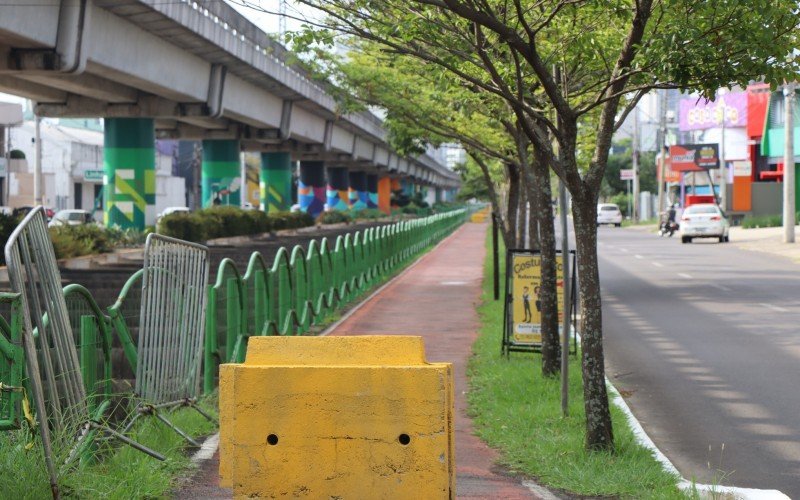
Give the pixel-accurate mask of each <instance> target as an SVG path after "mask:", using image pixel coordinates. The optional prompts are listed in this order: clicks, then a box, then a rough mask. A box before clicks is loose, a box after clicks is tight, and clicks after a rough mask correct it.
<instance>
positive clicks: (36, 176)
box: [33, 116, 42, 206]
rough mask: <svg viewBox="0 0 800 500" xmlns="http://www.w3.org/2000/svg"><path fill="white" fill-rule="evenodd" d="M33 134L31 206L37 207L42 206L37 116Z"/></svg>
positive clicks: (38, 121)
mask: <svg viewBox="0 0 800 500" xmlns="http://www.w3.org/2000/svg"><path fill="white" fill-rule="evenodd" d="M34 123H35V126H34V132H33V142H34V145H33V149H34V161H33V204H34V206H38V205H41V204H42V130H41V128H42V119H41V117H39V116H37V117H36V119H35V120H34Z"/></svg>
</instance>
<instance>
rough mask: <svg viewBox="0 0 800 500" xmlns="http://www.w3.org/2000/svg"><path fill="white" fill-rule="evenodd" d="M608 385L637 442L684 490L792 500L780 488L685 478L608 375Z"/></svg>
mask: <svg viewBox="0 0 800 500" xmlns="http://www.w3.org/2000/svg"><path fill="white" fill-rule="evenodd" d="M606 385H607V386H608V389H609V392H610V393H611V394H612V395H613V396H614V398H613V401H612V402H613V403H614V404H615V405H616V406H617V408H619V409H620V410H622V413H624V414H625V416H626V417H627V419H628V425H630V426H631V430H632V431H633V435H634V436H635V437H636V442H637V443H639V444H640V445H642V446H644V447H645V448H647V449H648V450H650V452H652V453H653V457H654V458H655V459H656V460H657V461H658V462H660V463H661V465H662V466H663V467H664V469H666V470H667V472H670V473H672V474H675V475H676V476H677V477H679V478H680V481H678V488H679V489H681V490H682V491H686V492H692V491H697V492H698V493H708V494H711V495H712V496H713V498H717V497H716V495H730V496H733V497H734V498H736V499H741V500H791V498H789V497H788V496H787V495H786V494H785V493H783V492H781V491H778V490H759V489H754V488H738V487H736V486H722V485H713V484H699V483H694V482H692V481H689V480H688V479H685V478H684V477H683V476H682V475H681V473H680V472H678V469H677V468H676V467H675V465H674V464H673V463H672V462H671V461H670V460H669V458H667V456H666V455H664V453H663V452H662V451H661V450H659V449H658V447H657V446H656V444H655V443H654V442H653V440H652V439H650V436H648V435H647V432H645V430H644V428H642V424H640V423H639V421H638V420H637V419H636V417H635V416H634V415H633V412H631V409H630V407H629V406H628V403H626V402H625V400H624V399H623V398H622V396H621V395H620V393H619V391H617V388H616V387H614V384H612V383H611V381H610V380H609V379H608V377H606Z"/></svg>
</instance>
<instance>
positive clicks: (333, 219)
mask: <svg viewBox="0 0 800 500" xmlns="http://www.w3.org/2000/svg"><path fill="white" fill-rule="evenodd" d="M352 220H353V218H352V217H351V216H350V214H348V213H347V212H342V211H341V210H330V211H328V212H322V214H320V216H319V217H318V218H317V221H318V222H319V223H320V224H340V223H342V222H344V223H349V222H351V221H352Z"/></svg>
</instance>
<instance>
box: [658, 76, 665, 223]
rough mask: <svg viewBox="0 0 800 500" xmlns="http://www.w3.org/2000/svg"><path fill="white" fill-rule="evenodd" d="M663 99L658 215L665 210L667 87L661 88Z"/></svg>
mask: <svg viewBox="0 0 800 500" xmlns="http://www.w3.org/2000/svg"><path fill="white" fill-rule="evenodd" d="M660 94H661V99H660V100H659V102H660V104H661V107H660V109H659V117H658V130H659V135H658V158H657V161H658V175H656V177H658V208H657V209H656V216H659V215H660V214H661V212H662V211H663V210H664V165H665V164H666V160H667V154H666V153H665V151H664V150H665V149H666V147H667V89H661V92H660Z"/></svg>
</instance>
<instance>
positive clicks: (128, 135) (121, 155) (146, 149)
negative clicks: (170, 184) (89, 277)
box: [103, 118, 156, 230]
mask: <svg viewBox="0 0 800 500" xmlns="http://www.w3.org/2000/svg"><path fill="white" fill-rule="evenodd" d="M104 143H105V144H104V148H103V169H104V175H103V190H104V196H103V198H104V200H105V207H104V210H103V222H104V224H105V225H106V226H107V227H114V226H116V227H119V228H122V229H139V230H143V229H144V228H145V225H146V223H147V216H148V212H155V203H156V171H155V162H156V160H155V131H154V129H153V120H152V119H149V118H113V119H106V120H105V140H104ZM152 215H155V214H154V213H153V214H152Z"/></svg>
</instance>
